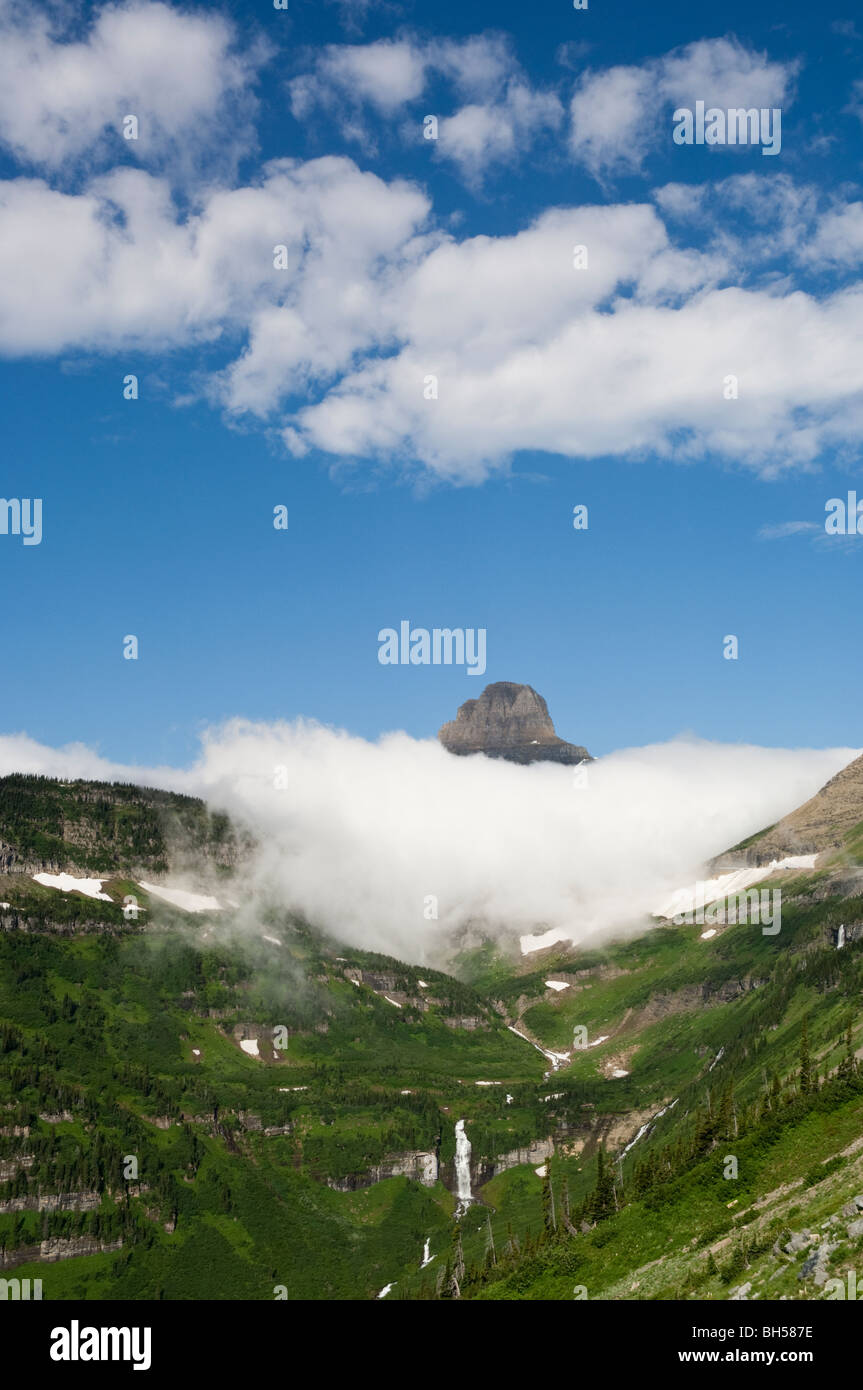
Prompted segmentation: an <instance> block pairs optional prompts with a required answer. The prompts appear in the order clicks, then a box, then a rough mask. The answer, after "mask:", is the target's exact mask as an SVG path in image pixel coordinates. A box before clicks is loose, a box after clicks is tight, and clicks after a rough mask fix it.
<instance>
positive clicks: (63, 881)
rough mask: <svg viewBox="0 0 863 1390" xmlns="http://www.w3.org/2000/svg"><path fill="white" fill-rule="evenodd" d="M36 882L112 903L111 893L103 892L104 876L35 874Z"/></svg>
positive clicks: (64, 891)
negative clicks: (77, 876)
mask: <svg viewBox="0 0 863 1390" xmlns="http://www.w3.org/2000/svg"><path fill="white" fill-rule="evenodd" d="M33 878H34V879H35V881H36V883H41V884H43V885H44V886H45V887H46V888H59V889H60V891H61V892H62V893H73V892H74V893H83V894H84V897H85V898H101V899H102V902H103V903H112V902H113V901H114V899H113V898H112V897H111V895H110V894H109V893H103V892H102V884H103V883H104V882H105V880H104V879H102V878H73V877H72V875H71V874H34V875H33Z"/></svg>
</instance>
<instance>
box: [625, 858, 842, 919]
mask: <svg viewBox="0 0 863 1390" xmlns="http://www.w3.org/2000/svg"><path fill="white" fill-rule="evenodd" d="M817 857H818V856H817V855H816V854H789V855H786V856H785V858H784V859H771V861H770V863H769V864H761V865H759V866H757V867H756V868H746V869H733V870H732V871H731V872H730V873H727V874H720V875H719V877H718V878H708V879H706V880H705V881H704V882H703V883H702V884H701V885H700V887H701V895H700V897H699V893H698V889H697V888H696V886H695V884H689V885H688V886H687V887H686V888H678V889H677V890H676V892H674V893H672V894H671V896H670V897H669V898H667V899H666V900H665V902H663V903H662V904H661V905H660V906H659V907H656V908H654V909H653V916H654V917H682V916H683V915H684V914H685V913H687V912H694V911H695V910H696V908H699V907H709V906H710V904H711V903H715V902H717V901H718V900H719V899H720V898H729V897H734V895H735V894H736V893H742V892H743V891H744V890H745V889H746V888H751V887H752V885H753V884H754V883H761V882H762V881H763V880H764V879H765V878H769V876H770V875H771V874H776V873H779V872H781V870H782V869H814V868H815V860H816V859H817Z"/></svg>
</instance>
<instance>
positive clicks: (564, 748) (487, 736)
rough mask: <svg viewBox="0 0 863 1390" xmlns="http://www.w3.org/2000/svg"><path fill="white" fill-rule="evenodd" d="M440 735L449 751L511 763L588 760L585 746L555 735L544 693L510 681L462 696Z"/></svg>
mask: <svg viewBox="0 0 863 1390" xmlns="http://www.w3.org/2000/svg"><path fill="white" fill-rule="evenodd" d="M438 738H439V739H440V741H441V743H442V744H443V746H444V748H447V749H448V750H449V752H450V753H458V754H460V755H467V754H470V753H485V754H486V756H487V757H489V758H506V759H507V761H508V762H511V763H538V762H554V763H583V762H586V761H589V760H590V754H589V753H588V751H587V749H586V748H581V747H579V746H578V745H577V744H573V743H566V742H565V741H564V740H563V739H562V738H558V736H557V734H556V733H555V732H554V725H553V724H552V722H551V716H550V715H549V712H548V706H547V705H546V703H545V700H544V699H543V698H542V696H541V695H537V693H536V691H535V690H534V689H533V687H532V686H529V685H516V684H514V683H513V682H512V681H496V682H495V683H494V684H493V685H487V686H486V688H485V690H484V691H483V692H482V694H481V695H480V696H479V698H478V699H476V700H466V701H465V703H464V704H463V705H462V706H461V707H460V709H459V712H458V714H457V716H456V718H455V719H451V720H450V721H449V723H447V724H444V725H443V727H442V728H441V729H440V731H439V733H438Z"/></svg>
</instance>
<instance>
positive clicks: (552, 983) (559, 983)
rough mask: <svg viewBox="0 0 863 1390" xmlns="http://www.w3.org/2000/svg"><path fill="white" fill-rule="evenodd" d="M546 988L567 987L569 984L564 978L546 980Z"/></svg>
mask: <svg viewBox="0 0 863 1390" xmlns="http://www.w3.org/2000/svg"><path fill="white" fill-rule="evenodd" d="M545 987H546V989H569V985H568V984H567V983H566V981H564V980H546V982H545Z"/></svg>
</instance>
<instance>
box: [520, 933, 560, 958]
mask: <svg viewBox="0 0 863 1390" xmlns="http://www.w3.org/2000/svg"><path fill="white" fill-rule="evenodd" d="M571 940H572V932H568V931H563V930H562V929H561V928H560V927H552V929H551V931H546V932H542V933H541V935H539V936H522V937H519V941H520V943H521V954H522V955H523V956H529V955H530V953H531V951H544V950H545V949H546V947H547V946H556V945H557V943H558V941H571Z"/></svg>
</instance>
